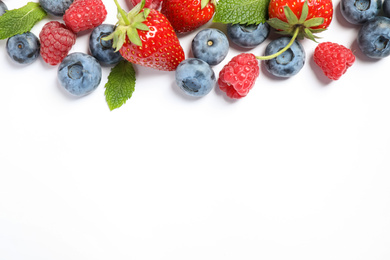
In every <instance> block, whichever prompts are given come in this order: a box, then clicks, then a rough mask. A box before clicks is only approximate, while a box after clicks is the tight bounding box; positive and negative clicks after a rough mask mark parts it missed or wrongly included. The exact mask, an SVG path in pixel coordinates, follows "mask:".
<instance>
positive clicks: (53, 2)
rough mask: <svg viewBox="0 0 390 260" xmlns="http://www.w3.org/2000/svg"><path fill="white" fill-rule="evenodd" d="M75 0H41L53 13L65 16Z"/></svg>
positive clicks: (43, 6) (40, 2)
mask: <svg viewBox="0 0 390 260" xmlns="http://www.w3.org/2000/svg"><path fill="white" fill-rule="evenodd" d="M73 1H74V0H39V4H40V5H41V7H42V8H43V9H44V10H45V11H46V12H48V13H49V14H51V15H54V16H63V15H64V14H65V11H66V10H67V9H68V8H69V6H70V5H71V4H72V3H73Z"/></svg>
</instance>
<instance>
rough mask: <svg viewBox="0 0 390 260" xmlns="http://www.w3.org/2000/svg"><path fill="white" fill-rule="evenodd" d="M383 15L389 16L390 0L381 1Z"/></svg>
mask: <svg viewBox="0 0 390 260" xmlns="http://www.w3.org/2000/svg"><path fill="white" fill-rule="evenodd" d="M382 10H383V15H384V16H386V17H390V0H384V1H383V3H382Z"/></svg>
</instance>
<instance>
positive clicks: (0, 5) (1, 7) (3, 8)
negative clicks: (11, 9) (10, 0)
mask: <svg viewBox="0 0 390 260" xmlns="http://www.w3.org/2000/svg"><path fill="white" fill-rule="evenodd" d="M7 10H8V8H7V6H6V5H5V4H4V3H3V1H0V16H2V15H3V14H4V13H5V11H7Z"/></svg>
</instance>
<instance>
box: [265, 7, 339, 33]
mask: <svg viewBox="0 0 390 260" xmlns="http://www.w3.org/2000/svg"><path fill="white" fill-rule="evenodd" d="M268 16H269V20H268V23H269V24H270V25H271V26H272V27H274V28H275V29H277V30H279V31H282V32H283V33H284V34H289V35H294V34H297V36H298V37H299V38H303V37H308V38H309V39H312V40H314V39H315V36H314V35H313V33H317V32H321V31H323V30H325V29H326V28H327V27H328V26H329V24H330V22H331V21H332V17H333V4H332V0H271V1H270V3H269V5H268Z"/></svg>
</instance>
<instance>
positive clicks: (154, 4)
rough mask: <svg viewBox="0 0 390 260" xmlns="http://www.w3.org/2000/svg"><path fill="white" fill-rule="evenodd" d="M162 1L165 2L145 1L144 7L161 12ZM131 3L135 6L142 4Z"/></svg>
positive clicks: (157, 0)
mask: <svg viewBox="0 0 390 260" xmlns="http://www.w3.org/2000/svg"><path fill="white" fill-rule="evenodd" d="M162 1H163V0H145V6H144V7H145V8H150V9H156V10H160V8H161V3H162ZM130 2H131V3H132V4H133V6H136V5H137V4H139V3H140V2H141V0H131V1H130Z"/></svg>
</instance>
